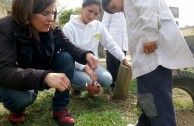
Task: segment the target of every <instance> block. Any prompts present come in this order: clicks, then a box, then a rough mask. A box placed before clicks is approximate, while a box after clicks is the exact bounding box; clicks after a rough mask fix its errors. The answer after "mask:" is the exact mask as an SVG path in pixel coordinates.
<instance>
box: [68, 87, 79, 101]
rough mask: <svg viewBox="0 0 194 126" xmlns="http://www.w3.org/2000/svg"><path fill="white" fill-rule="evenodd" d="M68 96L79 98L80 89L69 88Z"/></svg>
mask: <svg viewBox="0 0 194 126" xmlns="http://www.w3.org/2000/svg"><path fill="white" fill-rule="evenodd" d="M70 97H71V98H75V99H77V98H81V91H78V90H74V89H71V92H70Z"/></svg>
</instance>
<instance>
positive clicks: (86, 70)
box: [83, 65, 97, 82]
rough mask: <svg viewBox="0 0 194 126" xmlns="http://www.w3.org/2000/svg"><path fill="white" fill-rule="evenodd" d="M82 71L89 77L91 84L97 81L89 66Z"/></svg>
mask: <svg viewBox="0 0 194 126" xmlns="http://www.w3.org/2000/svg"><path fill="white" fill-rule="evenodd" d="M83 70H84V71H85V72H86V73H87V74H88V75H89V76H90V78H91V79H92V81H93V82H96V81H97V76H96V73H95V72H94V71H93V70H92V69H91V68H90V67H89V66H87V65H86V66H85V67H84V69H83Z"/></svg>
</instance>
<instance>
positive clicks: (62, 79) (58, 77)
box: [44, 73, 70, 92]
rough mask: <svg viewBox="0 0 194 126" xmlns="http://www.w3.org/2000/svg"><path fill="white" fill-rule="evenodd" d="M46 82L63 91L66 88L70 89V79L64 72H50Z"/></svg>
mask: <svg viewBox="0 0 194 126" xmlns="http://www.w3.org/2000/svg"><path fill="white" fill-rule="evenodd" d="M44 82H45V83H46V84H47V85H48V86H49V87H51V88H56V89H58V90H59V91H61V92H63V91H64V90H66V89H70V81H69V79H68V78H67V76H66V75H65V74H63V73H48V74H47V75H46V77H45V80H44Z"/></svg>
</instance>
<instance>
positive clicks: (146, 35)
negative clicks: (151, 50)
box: [131, 0, 160, 42]
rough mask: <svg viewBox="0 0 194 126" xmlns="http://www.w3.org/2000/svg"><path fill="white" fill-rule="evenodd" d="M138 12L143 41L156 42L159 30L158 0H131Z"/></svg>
mask: <svg viewBox="0 0 194 126" xmlns="http://www.w3.org/2000/svg"><path fill="white" fill-rule="evenodd" d="M131 1H132V3H133V4H134V7H135V8H136V9H137V10H138V14H139V19H140V20H141V22H142V27H143V41H144V42H151V41H157V39H158V31H159V29H160V18H159V8H160V5H159V1H158V0H146V1H145V0H131Z"/></svg>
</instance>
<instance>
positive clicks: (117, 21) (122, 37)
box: [102, 12, 128, 91]
mask: <svg viewBox="0 0 194 126" xmlns="http://www.w3.org/2000/svg"><path fill="white" fill-rule="evenodd" d="M102 24H103V25H104V26H105V27H106V28H107V30H108V32H109V33H110V34H111V36H112V38H113V39H114V41H115V42H116V43H117V45H118V46H119V47H120V49H121V50H122V51H123V52H124V53H125V56H126V53H127V51H128V36H127V29H126V20H125V16H124V13H123V12H118V13H114V14H109V13H107V12H104V14H103V17H102ZM119 65H120V61H119V60H118V59H116V58H115V57H114V56H113V55H112V54H111V53H110V52H109V51H108V50H106V67H107V70H108V71H109V72H110V73H111V75H112V78H113V83H112V84H111V91H113V89H114V87H115V84H116V78H117V73H118V69H119Z"/></svg>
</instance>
